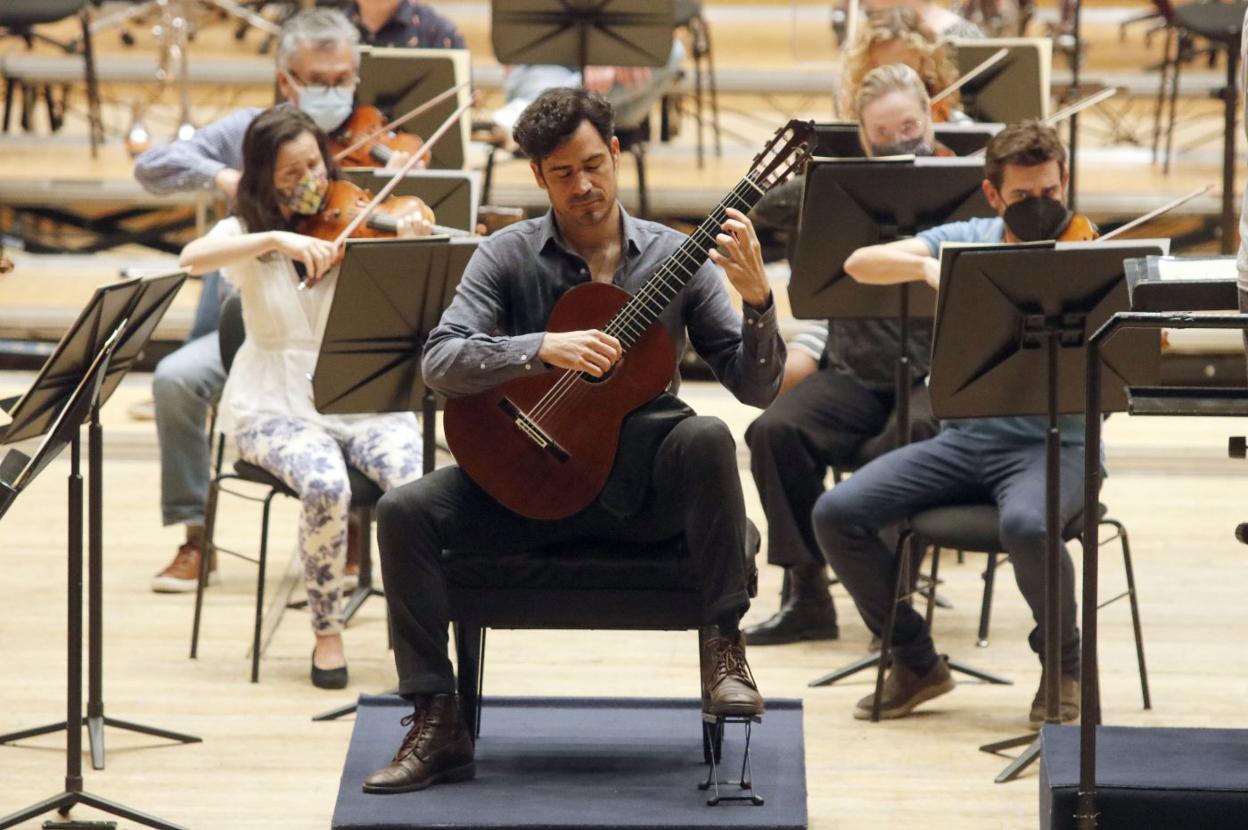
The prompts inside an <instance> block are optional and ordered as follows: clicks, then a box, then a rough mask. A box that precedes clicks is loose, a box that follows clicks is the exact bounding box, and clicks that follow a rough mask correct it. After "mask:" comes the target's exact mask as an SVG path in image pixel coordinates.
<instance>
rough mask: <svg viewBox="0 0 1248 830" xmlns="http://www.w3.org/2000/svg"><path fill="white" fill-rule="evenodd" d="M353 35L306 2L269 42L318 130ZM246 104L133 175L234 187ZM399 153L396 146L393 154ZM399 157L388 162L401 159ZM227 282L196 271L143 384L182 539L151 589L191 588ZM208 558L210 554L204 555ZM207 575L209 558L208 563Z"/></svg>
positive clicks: (349, 76)
mask: <svg viewBox="0 0 1248 830" xmlns="http://www.w3.org/2000/svg"><path fill="white" fill-rule="evenodd" d="M358 41H359V35H358V33H357V32H356V30H355V27H354V26H352V25H351V23H350V22H349V21H348V20H347V19H346V18H345V17H344V16H343V15H342V14H341V13H340V12H338V11H335V10H332V9H313V10H311V11H305V12H300V13H299V14H296V15H294V16H293V17H292V18H291V19H290V20H289V21H287V23H286V25H285V26H284V27H283V28H282V34H281V37H280V38H279V40H278V47H277V85H278V87H279V88H280V89H281V91H282V94H283V95H284V96H286V99H287V100H289V101H291V102H292V103H294V104H295V105H297V106H298V107H299V108H300V109H302V110H304V111H305V112H307V113H308V114H309V115H310V116H311V117H312V119H313V120H314V121H315V122H316V123H317V125H318V127H320V128H321V129H332V128H335V127H337V126H338V125H339V124H341V123H342V122H343V121H344V120H345V119H346V118H347V116H349V115H350V113H351V99H352V94H353V91H354V88H355V73H356V70H357V69H358V67H359V63H360V55H359V46H358ZM261 111H262V110H261V109H260V108H258V107H247V108H244V109H240V110H238V111H236V112H233V113H231V114H229V115H227V116H225V117H224V118H221V119H219V120H217V121H214V122H213V123H211V124H208V125H206V126H204V127H202V128H200V129H199V130H197V131H196V132H195V134H194V136H193V137H192V138H190V139H187V140H182V141H174V142H172V143H170V144H166V145H164V146H160V147H153V148H152V149H150V150H148V151H147V152H145V153H143V154H142V155H140V156H139V157H138V158H137V159H135V163H134V177H135V178H136V179H138V181H139V183H140V184H141V185H143V187H144V188H146V189H147V190H149V191H151V192H152V193H173V192H178V191H186V190H215V191H217V192H218V193H220V194H222V195H224V196H225V197H226V198H227V199H230V200H232V199H234V197H235V195H236V194H237V192H238V183H239V179H240V178H241V176H242V167H243V135H244V133H245V132H246V131H247V128H248V126H249V125H250V124H251V122H252V121H253V120H254V119H255V118H256V116H257V115H259V114H260V112H261ZM400 155H401V154H396V156H400ZM403 160H404V159H403V158H401V157H399V158H396V159H394V160H392V162H391V165H392V166H393V165H394V164H397V163H401V162H402V161H403ZM227 291H228V287H227V286H224V285H222V286H220V288H219V287H218V284H217V280H216V275H215V274H205V279H204V282H203V287H202V293H201V299H200V305H201V310H200V311H199V312H197V317H205V316H206V317H207V318H208V320H207V322H206V324H204V325H197V326H196V327H195V329H194V330H193V331H192V336H191V338H190V339H188V341H187V343H186V344H184V345H183V346H182V347H181V348H180V349H178V350H177V351H175V352H174V353H172V354H170V355H169V356H167V357H166V358H165V359H163V360H162V361H161V362H160V363H159V365H157V367H156V374H155V377H154V378H153V381H152V392H153V396H154V397H155V401H156V434H157V436H158V438H159V442H160V472H161V476H160V488H161V496H160V501H161V513H162V518H163V521H164V524H165V525H172V524H182V525H185V528H186V541H185V543H183V544H182V545H181V546H180V547H179V548H178V550H177V554H176V556H175V557H174V559H173V561H172V562H170V563H169V564H168V565H167V566H166V567H165V568H164V569H163V570H161V571H160V573H158V574H157V575H156V576H155V577H154V578H153V579H152V590H154V591H158V592H163V593H177V592H183V591H193V590H195V585H196V581H197V577H198V574H199V559H200V556H201V550H202V541H203V533H204V507H205V503H206V501H207V498H208V479H209V458H208V447H207V444H206V442H205V441H204V432H205V430H206V428H207V425H208V410H209V407H210V405H211V403H212V401H213V400H214V399H216V398H217V397H218V396H219V395H220V394H221V388H222V386H223V385H224V384H225V370H224V369H223V368H222V366H221V357H220V354H219V352H218V349H217V335H216V328H217V325H216V319H217V314H218V313H219V310H220V304H221V301H222V299H223V297H222V296H219V295H222V294H224V293H226V292H227ZM357 536H358V529H357V528H356V527H355V525H354V523H353V524H352V542H353V544H352V545H351V548H350V555H349V557H348V558H349V560H350V562H349V565H348V582H351V581H354V580H355V579H356V578H357V576H358V574H359V564H358V550H359V546H358V541H357V539H356V537H357ZM214 560H215V557H214ZM209 568H210V581H211V582H215V581H216V579H217V564H216V562H215V561H213V562H211V563H210V564H209Z"/></svg>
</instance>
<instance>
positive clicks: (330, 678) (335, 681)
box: [312, 649, 347, 689]
mask: <svg viewBox="0 0 1248 830" xmlns="http://www.w3.org/2000/svg"><path fill="white" fill-rule="evenodd" d="M312 685H313V686H315V687H316V688H318V689H345V688H347V667H346V666H339V667H338V668H336V669H322V668H320V667H319V666H317V665H316V649H312Z"/></svg>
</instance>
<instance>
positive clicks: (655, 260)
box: [422, 206, 785, 407]
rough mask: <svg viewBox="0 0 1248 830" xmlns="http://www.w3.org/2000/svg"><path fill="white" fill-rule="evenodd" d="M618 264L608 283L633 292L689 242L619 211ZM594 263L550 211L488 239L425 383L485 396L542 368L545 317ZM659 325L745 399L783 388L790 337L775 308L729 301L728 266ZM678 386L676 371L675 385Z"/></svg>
mask: <svg viewBox="0 0 1248 830" xmlns="http://www.w3.org/2000/svg"><path fill="white" fill-rule="evenodd" d="M620 217H621V223H622V225H623V232H624V245H623V251H622V256H621V262H620V266H619V268H618V269H616V272H615V276H614V277H613V278H612V282H613V283H614V284H615V285H617V286H619V287H620V288H623V289H624V290H626V291H628V292H630V293H636V292H637V290H638V289H639V288H640V287H641V286H642V285H643V284H644V283H645V281H646V280H647V279H648V278H649V277H650V275H651V274H653V273H654V272H655V271H656V270H658V268H659V266H660V265H661V264H662V263H663V261H664V260H666V259H667V258H668V256H670V255H671V254H672V253H674V252H675V251H676V249H677V248H678V247H679V246H680V244H681V242H683V241H684V240H685V238H686V237H685V236H684V235H683V234H681V233H679V232H677V231H674V230H672V229H671V228H668V227H665V226H663V225H660V224H658V223H655V222H647V221H644V220H640V219H634V218H633V217H631V216H629V215H628V213H627V212H625V210H624V208H623V206H621V207H620ZM590 279H591V275H590V270H589V266H588V264H587V263H586V262H585V261H584V260H583V259H582V258H581V257H580V256H578V255H577V254H575V253H573V252H572V251H571V250H570V249H569V248H568V247H567V246H566V245H565V244H564V242H563V239H562V237H561V236H560V234H559V228H558V225H557V224H556V223H555V218H554V213H553V212H550V211H548V212H547V213H546V215H545V216H543V217H541V218H537V219H528V220H525V221H523V222H517V223H516V224H514V225H511V226H510V227H507V228H505V229H503V230H501V231H499V232H497V233H495V234H494V235H492V236H491V237H489V238H488V239H486V240H485V241H483V242H482V243H481V245H480V247H478V248H477V252H476V253H475V254H474V255H473V257H472V259H471V260H470V261H469V262H468V267H467V268H466V269H465V271H464V275H463V279H462V280H461V281H460V283H459V288H458V289H457V290H456V292H455V297H454V299H453V300H452V301H451V304H450V306H448V307H447V309H446V311H445V312H443V314H442V319H441V321H440V322H439V323H438V326H437V328H435V329H434V330H433V332H432V333H431V334H430V335H429V340H428V342H427V343H426V344H425V352H424V358H423V361H422V369H423V372H424V379H425V382H426V383H427V384H429V385H430V386H431V387H433V388H434V389H436V390H437V391H439V392H442V393H444V394H447V395H468V394H473V393H476V392H482V391H484V390H486V389H489V388H491V387H494V386H497V385H498V384H500V383H503V382H505V381H508V380H512V379H513V378H517V377H521V376H524V375H526V374H529V373H533V372H541V371H545V369H546V367H545V366H544V364H542V362H541V361H540V360H538V358H537V352H538V350H539V349H540V348H541V345H542V338H543V336H544V333H545V329H546V320H547V319H548V318H549V317H550V312H551V310H552V309H553V308H554V306H555V303H556V302H557V301H558V300H559V298H560V297H561V296H563V293H564V292H565V291H567V290H568V289H569V288H572V287H573V286H576V285H580V284H581V283H586V282H589V281H590ZM659 322H660V323H662V325H663V327H664V328H665V329H667V333H668V334H669V335H671V338H672V342H673V343H674V344H675V346H676V353H677V354H678V355H679V354H681V353H683V351H684V348H685V342H686V332H687V333H688V340H689V341H690V342H691V343H692V344H693V348H694V349H695V350H696V351H697V353H698V354H699V355H700V356H701V357H702V359H703V360H705V361H706V362H707V363H708V364H709V365H710V367H711V370H712V371H713V372H714V373H715V377H717V378H718V379H719V380H720V382H721V383H723V384H724V386H726V387H727V388H728V390H729V391H731V392H732V393H733V395H735V396H736V397H737V399H738V400H740V401H741V402H743V403H747V404H751V405H753V406H758V407H763V406H766V405H767V404H769V403H770V402H771V401H772V399H773V398H774V397H775V396H776V392H777V390H779V388H780V378H781V375H782V374H783V369H784V357H785V351H784V341H783V340H782V339H781V338H780V332H779V329H778V328H777V325H776V310H775V304H774V303H771V304H769V305H768V307H767V308H766V309H764V310H763V311H761V312H759V311H757V310H756V309H753V308H750V307H749V306H748V305H747V306H746V307H745V313H744V316H743V315H742V314H741V313H739V312H738V311H737V310H736V309H734V308H733V307H732V304H731V303H730V302H729V299H728V292H727V290H726V289H725V287H724V277H723V273H722V271H720V269H719V268H718V267H716V266H715V265H713V264H711V263H710V262H706V263H704V264H703V265H702V267H701V268H699V269H698V270H697V272H696V273H695V274H694V275H693V277H692V278H690V280H689V282H688V283H687V284H686V285H685V287H684V288H683V289H681V291H680V292H679V293H678V294H677V295H676V298H675V299H674V300H673V301H672V303H671V304H670V305H669V306H668V307H667V308H666V309H665V310H664V311H663V313H662V314H661V315H660V317H659ZM679 386H680V370H679V369H677V371H676V374H675V376H674V377H673V378H672V383H671V385H670V386H669V389H670V390H671V391H672V392H676V391H677V390H678V388H679Z"/></svg>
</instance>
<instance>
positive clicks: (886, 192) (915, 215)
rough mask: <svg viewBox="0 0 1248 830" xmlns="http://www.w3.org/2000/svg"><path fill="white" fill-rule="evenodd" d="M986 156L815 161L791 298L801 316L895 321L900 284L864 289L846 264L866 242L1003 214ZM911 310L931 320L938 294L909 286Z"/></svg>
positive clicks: (804, 207)
mask: <svg viewBox="0 0 1248 830" xmlns="http://www.w3.org/2000/svg"><path fill="white" fill-rule="evenodd" d="M983 180H984V163H983V160H982V159H956V158H955V159H949V158H918V159H911V158H903V157H899V158H894V159H862V160H856V159H818V158H817V159H813V160H812V161H811V162H810V164H809V165H808V166H807V168H806V184H805V187H804V189H803V191H802V208H801V214H800V218H799V220H798V234H797V244H796V246H795V249H794V255H793V262H792V267H793V273H792V277H791V278H790V281H789V301H790V303H791V304H792V306H793V314H794V316H796V317H799V318H806V319H819V318H831V317H895V316H897V315H898V314H899V313H900V311H901V295H902V293H903V292H902V290H901V288H900V287H899V286H892V285H890V286H880V285H862V284H860V283H858V282H856V281H855V280H854V279H853V278H852V277H850V276H849V275H848V274H846V273H845V268H844V266H845V260H847V259H849V255H850V254H852V253H853V252H854V251H856V250H858V249H859V248H861V247H864V246H866V245H876V244H879V243H881V242H892V241H894V240H896V239H901V238H903V237H906V236H913V235H914V234H916V233H918V232H919V231H921V230H925V229H927V228H930V227H935V226H936V225H941V224H944V223H946V222H956V221H959V220H962V219H969V218H971V217H974V216H995V215H996V212H995V211H994V210H993V209H992V206H991V205H989V204H988V200H987V199H986V198H985V197H984V194H983V190H982V188H981V184H982V182H983ZM907 293H909V295H910V297H909V299H910V308H911V312H912V313H915V314H921V315H923V316H925V317H930V316H931V315H932V313H933V312H934V310H935V305H936V292H935V291H933V290H932V289H931V288H929V287H928V286H927V285H920V284H918V283H915V284H912V285H910V286H909V288H908V289H907Z"/></svg>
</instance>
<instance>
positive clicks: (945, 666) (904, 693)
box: [854, 655, 957, 720]
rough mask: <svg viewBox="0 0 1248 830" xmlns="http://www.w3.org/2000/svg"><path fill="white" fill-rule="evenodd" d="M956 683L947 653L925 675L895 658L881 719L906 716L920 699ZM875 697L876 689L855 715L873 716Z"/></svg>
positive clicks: (950, 688)
mask: <svg viewBox="0 0 1248 830" xmlns="http://www.w3.org/2000/svg"><path fill="white" fill-rule="evenodd" d="M956 685H957V684H956V683H955V682H954V681H953V675H951V674H950V673H949V662H948V661H947V660H946V659H945V658H944V656H943V655H942V656H941V657H940V659H938V660H937V661H936V665H934V666H932V667H931V668H930V669H928V670H927V674H925V675H923V676H921V677H920V676H919V675H917V674H915V673H914V672H913V671H911V670H910V669H909V668H907V667H906V665H905V664H904V663H902V662H901V661H900V660H894V661H893V667H892V668H891V669H889V671H888V676H887V677H885V678H884V693H883V694H882V695H881V696H880V719H881V720H888V719H892V718H904V717H905V716H906V715H908V714H910V712H911V711H912V710H913V709H914V707H916V706H918V705H919V704H920V703H923V702H924V701H928V700H931V699H932V698H934V697H940V696H941V695H943V694H945V693H946V692H951V691H953V687H954V686H956ZM874 700H875V693H874V692H872V693H871V694H869V695H867V696H866V697H864V698H863V699H862V700H860V701H858V704H857V706H855V707H854V718H855V719H857V720H871V704H872V702H873V701H874Z"/></svg>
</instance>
